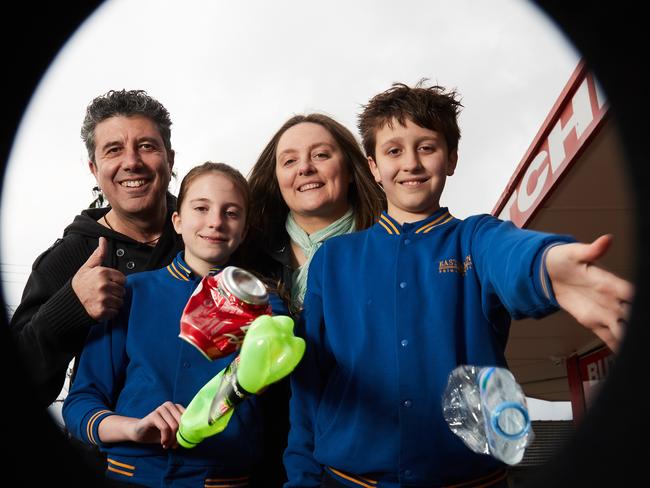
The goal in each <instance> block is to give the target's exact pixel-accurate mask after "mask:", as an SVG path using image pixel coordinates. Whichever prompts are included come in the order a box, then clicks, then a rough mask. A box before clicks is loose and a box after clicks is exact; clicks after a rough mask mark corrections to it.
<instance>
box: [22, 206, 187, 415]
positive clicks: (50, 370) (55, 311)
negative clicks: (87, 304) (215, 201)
mask: <svg viewBox="0 0 650 488" xmlns="http://www.w3.org/2000/svg"><path fill="white" fill-rule="evenodd" d="M175 209H176V198H175V197H174V196H172V195H171V194H169V193H168V194H167V217H166V221H165V227H164V229H163V233H162V236H161V238H160V240H159V241H158V243H157V244H156V246H155V247H151V246H148V245H146V244H141V243H139V242H137V241H135V240H133V239H131V238H129V237H127V236H125V235H123V234H120V233H117V232H115V231H113V230H111V229H108V228H106V227H104V226H103V225H101V224H99V223H98V222H97V221H98V220H99V219H101V218H102V216H103V215H105V214H106V213H107V212H108V211H109V210H110V208H99V209H87V210H84V211H83V212H81V214H80V215H77V216H76V217H75V219H74V221H73V222H72V224H70V225H69V226H68V227H66V229H65V230H64V232H63V237H62V238H60V239H57V240H56V242H54V244H53V245H52V246H51V247H50V248H49V249H48V250H46V251H45V252H44V253H42V254H41V255H40V256H39V257H38V258H36V261H34V264H33V266H32V272H31V274H30V276H29V279H28V281H27V284H26V285H25V289H24V291H23V296H22V299H21V302H20V305H19V306H18V308H17V309H16V311H15V313H14V315H13V317H12V318H11V322H10V333H11V336H12V338H13V339H14V342H15V345H14V347H16V349H17V352H18V355H19V357H20V358H21V360H22V362H23V364H24V368H25V370H26V371H27V373H28V374H29V376H30V379H32V380H33V386H34V388H35V390H34V391H35V397H36V398H37V400H38V401H39V403H41V404H42V406H44V407H46V406H48V405H49V404H51V403H52V402H53V401H54V400H55V399H56V398H57V396H58V395H59V392H60V391H61V388H62V387H63V384H64V381H65V377H66V372H67V369H68V365H69V364H70V361H71V360H72V359H73V358H77V357H78V356H79V354H80V353H81V349H82V347H83V345H84V342H85V340H86V336H87V333H88V330H89V328H90V326H91V325H93V324H94V323H95V321H94V320H93V319H92V318H91V317H90V316H89V315H88V314H87V313H86V310H85V309H84V307H83V305H82V304H81V302H80V301H79V299H78V298H77V295H76V294H75V292H74V291H73V289H72V284H71V282H72V277H73V276H74V274H75V273H76V272H77V270H79V268H80V267H81V266H82V265H83V264H84V263H85V262H86V261H87V260H88V258H89V257H90V255H91V254H92V253H93V251H94V250H95V249H96V248H97V245H98V240H99V237H106V239H107V241H108V252H107V254H106V258H105V260H104V263H103V265H104V266H107V267H111V268H114V269H117V270H119V271H121V272H122V273H124V274H125V275H128V274H131V273H135V272H139V271H147V270H151V269H157V268H161V267H163V266H166V265H167V264H169V263H170V262H171V261H172V260H173V258H174V256H175V255H176V253H178V251H180V250H181V249H182V245H183V243H182V239H181V237H180V236H179V235H178V234H176V232H175V231H174V228H173V226H172V223H171V214H172V212H173V211H174V210H175Z"/></svg>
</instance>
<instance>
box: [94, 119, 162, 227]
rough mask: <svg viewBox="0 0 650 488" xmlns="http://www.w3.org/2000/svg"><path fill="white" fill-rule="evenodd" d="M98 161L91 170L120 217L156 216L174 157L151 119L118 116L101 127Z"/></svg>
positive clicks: (97, 144)
mask: <svg viewBox="0 0 650 488" xmlns="http://www.w3.org/2000/svg"><path fill="white" fill-rule="evenodd" d="M95 161H96V163H95V164H93V163H92V162H89V165H90V170H91V172H92V173H93V175H94V176H95V179H96V180H97V184H98V186H99V187H100V188H101V190H102V192H103V193H104V195H105V196H106V199H107V200H108V202H109V203H110V205H111V208H112V209H113V211H114V212H115V213H117V214H118V216H120V217H125V216H126V217H129V216H131V217H147V216H148V215H155V212H156V211H157V210H158V209H159V208H160V206H161V204H162V202H164V201H165V192H166V191H167V187H168V185H169V180H170V178H171V170H172V166H173V164H174V154H173V152H172V154H169V153H168V152H167V150H166V149H165V146H164V144H163V139H162V137H161V135H160V132H159V130H158V128H157V126H156V124H155V123H154V122H153V121H152V120H151V119H149V118H147V117H144V116H139V115H138V116H131V117H124V116H115V117H110V118H108V119H106V120H104V121H102V122H100V123H99V124H97V127H96V128H95Z"/></svg>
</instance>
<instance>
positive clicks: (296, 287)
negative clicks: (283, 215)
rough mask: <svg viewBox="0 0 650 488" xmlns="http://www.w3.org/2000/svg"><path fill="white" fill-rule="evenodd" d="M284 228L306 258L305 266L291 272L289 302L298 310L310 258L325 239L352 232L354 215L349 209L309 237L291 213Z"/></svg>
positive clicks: (304, 288) (300, 305) (303, 296)
mask: <svg viewBox="0 0 650 488" xmlns="http://www.w3.org/2000/svg"><path fill="white" fill-rule="evenodd" d="M285 228H286V229H287V232H288V233H289V237H290V238H291V240H292V241H293V242H295V243H296V244H297V245H298V247H299V248H300V249H301V250H302V252H303V253H304V255H305V257H306V258H307V260H306V261H305V264H303V265H302V266H299V267H298V268H297V269H296V270H295V271H294V272H293V284H292V285H291V301H292V302H293V305H294V306H295V307H297V308H298V309H300V308H302V301H303V300H304V298H305V291H306V290H307V272H308V270H309V263H310V262H311V258H312V257H313V256H314V253H315V252H316V251H317V250H318V248H319V247H320V246H321V244H322V243H323V241H325V240H326V239H329V238H330V237H333V236H340V235H343V234H349V233H350V232H354V230H355V229H354V214H353V212H352V209H349V210H348V211H347V212H346V213H345V215H343V217H341V218H340V219H338V220H336V221H334V222H332V223H331V224H330V225H328V226H327V227H325V228H324V229H321V230H319V231H316V232H314V233H313V234H311V235H309V234H307V233H306V232H305V231H304V230H303V229H302V227H300V226H299V225H298V224H297V223H296V221H295V220H294V218H293V215H292V213H291V212H289V214H288V215H287V221H286V223H285Z"/></svg>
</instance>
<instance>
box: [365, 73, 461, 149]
mask: <svg viewBox="0 0 650 488" xmlns="http://www.w3.org/2000/svg"><path fill="white" fill-rule="evenodd" d="M426 82H427V80H426V78H423V79H421V80H420V81H419V82H418V83H417V84H416V85H415V86H414V87H412V88H411V87H409V86H407V85H405V84H404V83H393V84H392V86H391V87H390V88H389V89H388V90H386V91H384V92H381V93H379V94H378V95H375V96H374V97H372V98H371V99H370V101H369V102H368V103H367V104H366V105H364V106H363V111H362V112H361V114H360V115H359V132H360V133H361V139H362V141H363V149H364V150H365V151H366V155H367V156H369V157H371V158H373V159H375V144H376V134H377V131H378V130H379V129H381V128H382V127H384V126H385V125H388V126H389V127H392V124H393V121H395V120H396V121H397V122H398V123H400V124H401V125H405V124H406V119H411V120H412V121H413V122H415V123H416V124H418V125H419V126H420V127H424V128H426V129H430V130H434V131H436V132H440V133H442V135H443V136H444V137H445V140H446V142H447V148H448V149H449V152H452V151H454V150H456V149H458V141H459V140H460V128H459V127H458V114H459V113H460V110H461V108H462V106H463V105H462V104H461V103H460V99H459V94H458V93H457V92H456V91H455V90H450V91H447V90H446V89H445V88H444V87H442V86H439V85H433V86H429V87H427V86H425V85H426Z"/></svg>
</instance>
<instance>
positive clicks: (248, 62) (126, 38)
mask: <svg viewBox="0 0 650 488" xmlns="http://www.w3.org/2000/svg"><path fill="white" fill-rule="evenodd" d="M579 59H580V58H579V53H577V52H576V51H575V50H574V48H573V47H572V46H571V45H570V44H569V43H568V41H567V40H566V38H565V37H564V35H563V34H561V33H560V32H559V31H558V30H557V29H556V27H555V26H554V25H553V24H552V23H551V21H549V20H548V19H547V18H546V16H545V15H544V14H543V13H541V12H540V11H538V10H537V8H536V7H535V6H534V5H532V4H530V3H528V2H526V1H524V0H491V1H490V2H482V1H478V0H475V1H471V0H448V1H447V0H445V1H442V0H440V1H435V0H403V1H402V2H399V3H398V2H395V1H394V0H354V1H350V0H330V1H328V2H312V1H305V0H303V1H298V0H295V1H294V0H280V1H278V0H274V1H273V2H269V1H263V0H247V1H245V2H226V1H216V0H186V1H184V2H178V1H176V0H109V1H107V2H106V3H104V4H102V6H101V7H100V8H99V9H98V10H97V11H96V12H95V14H94V15H92V16H91V17H90V18H89V19H88V20H87V21H86V22H85V23H84V24H83V25H82V26H81V27H80V29H79V30H78V31H77V32H76V33H75V34H74V35H73V36H72V37H71V39H70V40H69V41H68V43H67V44H66V46H65V47H64V49H63V50H62V51H61V52H60V53H59V55H58V57H57V58H56V59H55V60H54V62H53V63H52V65H51V67H50V69H49V70H48V72H47V73H46V74H45V76H44V77H43V79H42V81H41V83H40V85H39V87H38V89H37V91H36V92H35V93H34V96H33V98H32V101H31V103H30V105H29V107H28V109H27V111H26V113H25V115H24V118H23V120H22V122H21V125H20V129H19V132H18V135H17V138H16V141H15V143H14V147H13V150H12V153H11V157H10V161H9V165H8V167H7V172H6V175H5V182H4V185H5V187H4V188H3V192H2V205H1V209H2V211H1V216H0V218H1V221H0V223H1V225H2V229H1V230H2V232H1V234H0V235H2V236H3V240H2V242H1V248H0V250H1V263H2V267H1V268H0V269H1V271H2V280H3V289H4V292H5V299H6V301H7V303H8V304H9V306H10V307H11V308H13V307H15V306H16V305H17V303H18V302H19V300H20V294H21V292H22V288H23V286H24V282H25V280H26V279H27V275H28V273H29V269H30V266H31V263H32V262H33V260H34V259H35V258H36V256H37V255H38V254H40V253H41V252H42V251H43V250H45V249H46V248H47V247H49V246H50V245H51V244H52V243H53V242H54V240H55V239H56V238H57V237H59V236H60V235H61V233H62V231H63V229H64V227H65V226H66V225H67V224H69V223H70V222H71V221H72V219H73V217H74V216H75V215H76V214H77V213H78V212H79V211H80V210H81V209H82V208H85V207H86V206H87V205H88V204H89V203H90V201H91V200H92V194H91V188H92V187H93V186H94V181H93V178H92V177H91V175H90V173H89V171H88V169H87V163H86V159H87V158H86V155H85V149H84V147H83V144H82V143H81V140H80V138H79V128H80V126H81V122H82V120H83V116H84V112H85V108H86V105H87V104H88V102H89V101H90V100H91V99H92V98H94V97H95V96H97V95H99V94H102V93H104V92H106V91H108V90H110V89H122V88H126V89H145V90H146V91H147V92H148V93H149V94H150V95H152V96H153V97H155V98H157V99H158V100H160V101H161V102H162V103H163V104H164V105H165V106H166V107H167V108H168V109H169V111H170V113H171V116H172V121H173V126H172V145H173V147H174V149H175V150H176V171H177V173H178V180H177V181H172V187H171V190H172V192H173V193H174V194H176V193H177V189H178V185H179V184H180V179H181V178H182V177H183V176H184V175H185V173H186V172H187V171H188V170H189V169H190V168H191V167H192V166H194V165H196V164H199V163H201V162H203V161H206V160H213V161H223V162H227V163H230V164H232V165H234V166H236V167H238V168H239V169H240V170H241V171H242V172H243V173H244V174H247V173H248V171H249V170H250V168H251V167H252V165H253V163H254V161H255V160H256V158H257V156H258V155H259V153H260V151H261V149H262V148H263V147H264V145H265V144H266V142H267V141H268V139H269V138H270V137H271V136H272V134H273V133H274V132H275V131H276V130H277V129H278V128H279V126H280V125H281V124H282V123H283V122H284V121H285V120H286V119H287V118H289V117H290V116H291V115H293V114H296V113H306V112H312V111H317V112H322V113H326V114H328V115H331V116H333V117H334V118H336V119H337V120H339V121H340V122H342V123H343V124H344V125H346V126H347V127H348V128H350V129H351V130H353V131H354V132H355V133H356V117H357V114H358V113H359V109H360V105H361V104H364V103H366V102H367V101H368V99H369V98H370V97H372V96H373V95H375V94H376V93H378V92H380V91H383V90H385V89H386V88H388V87H389V86H390V84H391V83H393V82H396V81H399V82H404V83H408V84H413V83H415V82H417V81H418V80H419V79H420V78H423V77H426V78H429V79H430V80H431V81H433V82H436V83H438V84H440V85H443V86H446V87H448V88H455V89H457V90H458V91H459V92H460V93H461V95H462V97H463V104H464V106H465V108H464V109H463V112H462V114H461V116H460V124H461V130H462V138H461V141H460V146H459V163H458V168H457V171H456V173H455V175H454V176H453V177H452V178H450V179H449V180H448V183H447V187H446V189H445V193H444V195H443V198H442V201H441V203H442V204H443V205H446V206H449V208H450V210H451V212H452V214H454V215H455V216H457V217H460V218H463V217H467V216H468V215H471V214H475V213H482V212H490V211H491V210H492V209H493V207H494V205H495V203H496V202H497V200H498V198H499V196H500V195H501V193H502V192H503V190H504V189H505V186H506V184H507V182H508V180H509V179H510V177H511V176H512V174H513V171H514V169H515V168H516V167H517V165H518V164H519V162H520V160H521V158H522V157H523V155H524V153H525V152H526V150H527V149H528V147H529V145H530V144H531V142H532V141H533V138H534V137H535V135H536V133H537V131H538V130H539V128H540V127H541V125H542V122H543V121H544V119H545V118H546V116H547V115H548V113H549V112H550V110H551V107H552V106H553V104H554V103H555V101H556V100H557V98H558V96H559V95H560V92H561V91H562V89H563V87H564V86H565V84H566V83H567V81H568V80H569V77H570V75H571V73H572V72H573V70H574V69H575V67H576V66H577V64H578V62H579Z"/></svg>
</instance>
